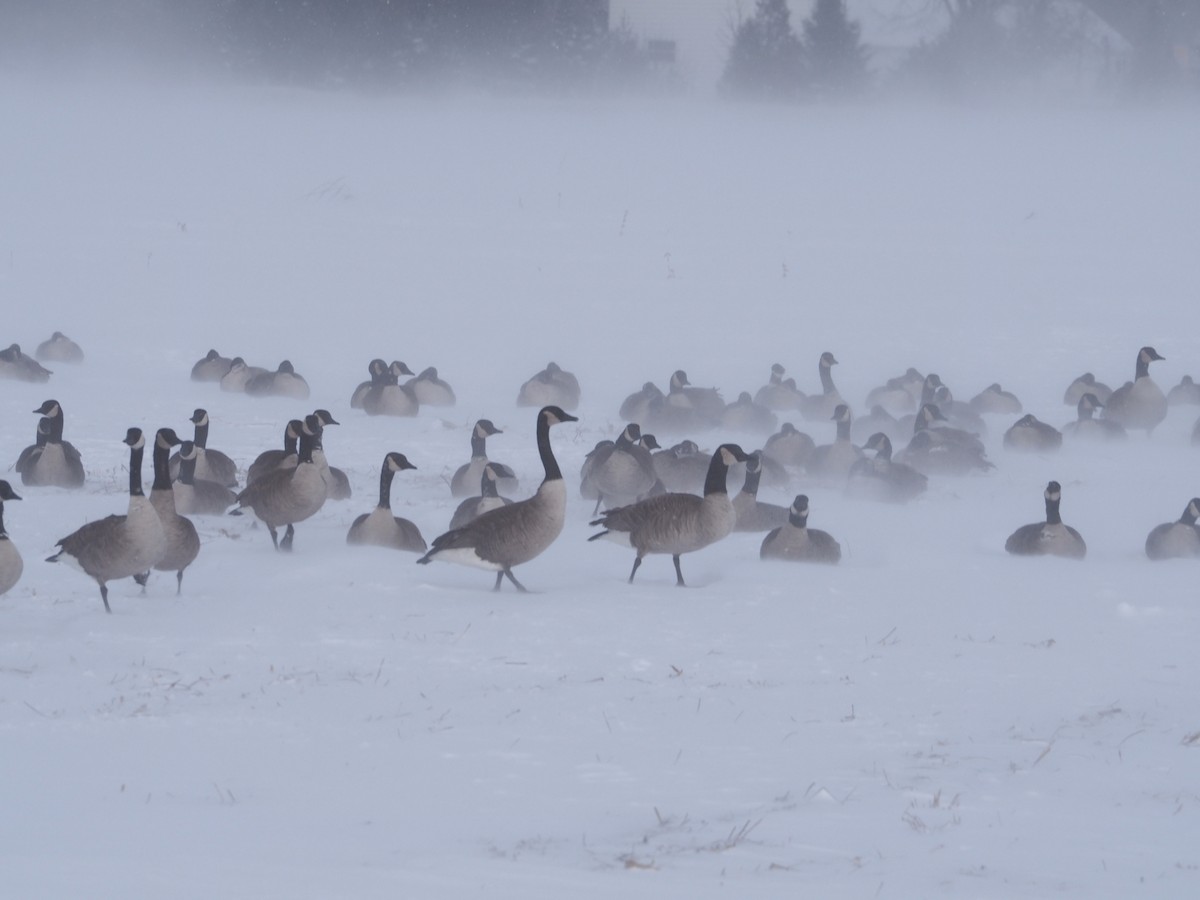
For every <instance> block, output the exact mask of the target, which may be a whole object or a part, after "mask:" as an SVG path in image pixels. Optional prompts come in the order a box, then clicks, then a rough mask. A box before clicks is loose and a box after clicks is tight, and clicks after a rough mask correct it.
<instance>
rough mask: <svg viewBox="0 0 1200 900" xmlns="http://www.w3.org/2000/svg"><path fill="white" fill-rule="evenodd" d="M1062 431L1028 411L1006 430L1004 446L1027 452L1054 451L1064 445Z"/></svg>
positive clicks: (1008, 448)
mask: <svg viewBox="0 0 1200 900" xmlns="http://www.w3.org/2000/svg"><path fill="white" fill-rule="evenodd" d="M1062 442H1063V436H1062V432H1061V431H1059V430H1058V429H1057V428H1055V427H1054V426H1053V425H1048V424H1047V423H1045V422H1043V421H1041V420H1040V419H1038V417H1037V416H1035V415H1034V414H1033V413H1026V414H1025V415H1023V416H1021V418H1019V419H1017V421H1016V422H1014V423H1013V425H1012V427H1011V428H1009V429H1008V431H1006V432H1004V447H1005V449H1007V450H1020V451H1023V452H1026V453H1053V452H1055V451H1056V450H1058V449H1059V448H1060V447H1061V446H1062Z"/></svg>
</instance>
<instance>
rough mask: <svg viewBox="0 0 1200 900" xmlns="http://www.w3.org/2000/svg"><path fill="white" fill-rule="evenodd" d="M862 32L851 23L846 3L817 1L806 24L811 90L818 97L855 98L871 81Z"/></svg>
mask: <svg viewBox="0 0 1200 900" xmlns="http://www.w3.org/2000/svg"><path fill="white" fill-rule="evenodd" d="M860 34H861V28H860V26H859V24H858V23H857V22H852V21H850V18H849V16H848V15H847V14H846V4H845V2H844V0H817V4H816V6H815V7H814V8H813V11H812V14H811V15H810V16H809V17H808V18H807V19H805V20H804V61H805V76H806V77H805V81H806V83H807V87H808V88H809V89H810V90H812V91H813V92H814V93H817V94H825V95H832V94H840V95H846V94H854V93H859V92H860V91H862V90H863V89H864V88H865V87H866V86H867V82H868V79H869V77H870V76H869V73H868V71H867V50H866V48H865V47H864V46H863V43H862V40H861V38H860Z"/></svg>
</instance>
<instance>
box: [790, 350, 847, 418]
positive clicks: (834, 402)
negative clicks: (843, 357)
mask: <svg viewBox="0 0 1200 900" xmlns="http://www.w3.org/2000/svg"><path fill="white" fill-rule="evenodd" d="M836 365H837V360H836V359H835V358H834V356H833V354H832V353H830V352H829V351H828V350H826V351H825V352H824V353H822V354H821V358H820V359H819V360H818V361H817V372H818V374H819V375H820V376H821V393H819V394H809V395H808V396H807V397H805V398H804V399H803V400H801V401H800V415H802V416H804V418H806V419H808V420H809V421H812V422H825V421H828V420H829V418H830V417H831V416H832V415H833V414H834V411H835V410H836V409H837V408H838V407H839V406H846V405H847V404H846V401H845V400H843V399H842V395H841V394H840V393H839V392H838V389H837V387H836V386H835V385H834V383H833V367H834V366H836ZM847 408H848V407H847Z"/></svg>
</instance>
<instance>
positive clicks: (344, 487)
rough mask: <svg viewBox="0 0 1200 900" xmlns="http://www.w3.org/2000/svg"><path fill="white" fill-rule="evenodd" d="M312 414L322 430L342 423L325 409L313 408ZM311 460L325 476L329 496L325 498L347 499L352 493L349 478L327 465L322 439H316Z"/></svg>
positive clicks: (337, 469) (339, 470)
mask: <svg viewBox="0 0 1200 900" xmlns="http://www.w3.org/2000/svg"><path fill="white" fill-rule="evenodd" d="M313 415H314V416H316V417H317V421H318V422H319V423H320V424H321V428H322V430H324V429H326V428H328V427H329V426H330V425H341V424H342V423H341V422H339V421H338V420H337V419H335V418H334V417H333V413H331V412H330V411H329V410H327V409H317V410H313ZM313 462H315V463H316V464H317V465H318V466H319V467H320V469H321V474H322V475H324V476H325V483H326V484H327V485H328V486H329V496H328V497H327V498H326V499H328V500H349V499H350V497H351V496H352V493H353V492H352V491H351V489H350V478H349V476H347V475H346V473H345V472H343V471H342V470H341V469H339V468H338V467H337V466H331V465H329V460H328V459H326V458H325V447H324V444H323V443H322V441H317V443H316V446H314V447H313Z"/></svg>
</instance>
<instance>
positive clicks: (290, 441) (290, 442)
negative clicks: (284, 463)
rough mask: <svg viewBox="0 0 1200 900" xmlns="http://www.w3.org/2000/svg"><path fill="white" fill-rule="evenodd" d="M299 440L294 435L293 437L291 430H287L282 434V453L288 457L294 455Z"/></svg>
mask: <svg viewBox="0 0 1200 900" xmlns="http://www.w3.org/2000/svg"><path fill="white" fill-rule="evenodd" d="M299 440H300V439H299V438H298V437H296V435H294V434H293V433H292V430H291V429H290V428H289V429H288V430H287V431H285V432H284V433H283V452H284V453H285V454H287V455H289V456H290V455H291V454H293V453H295V452H296V448H297V447H298V446H299Z"/></svg>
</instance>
